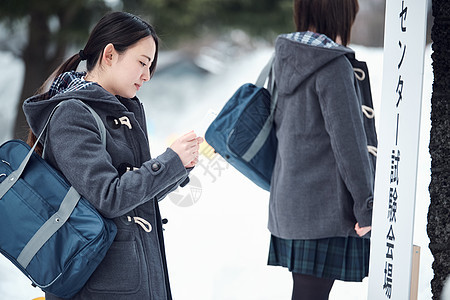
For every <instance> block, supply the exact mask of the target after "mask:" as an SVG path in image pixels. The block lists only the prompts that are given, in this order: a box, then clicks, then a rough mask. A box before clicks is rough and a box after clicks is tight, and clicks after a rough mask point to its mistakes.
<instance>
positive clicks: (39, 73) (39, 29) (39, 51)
mask: <svg viewBox="0 0 450 300" xmlns="http://www.w3.org/2000/svg"><path fill="white" fill-rule="evenodd" d="M28 28H29V29H28V30H29V33H28V45H27V46H26V48H25V50H24V52H23V56H22V58H23V61H24V64H25V74H24V81H23V87H22V92H21V95H20V99H19V101H18V103H17V117H16V122H15V125H14V138H16V139H22V140H25V139H26V137H27V134H28V128H29V127H28V125H27V122H26V119H25V115H24V113H23V110H22V104H23V102H24V100H25V99H26V98H28V97H30V96H32V95H34V94H35V93H36V91H37V90H38V89H39V87H40V86H41V84H42V83H43V82H44V80H45V79H46V78H47V77H48V76H49V75H50V72H51V68H50V66H49V63H48V60H47V49H48V46H49V42H50V41H49V39H50V30H49V28H48V25H47V15H45V14H44V13H41V12H32V13H31V14H30V23H29V26H28Z"/></svg>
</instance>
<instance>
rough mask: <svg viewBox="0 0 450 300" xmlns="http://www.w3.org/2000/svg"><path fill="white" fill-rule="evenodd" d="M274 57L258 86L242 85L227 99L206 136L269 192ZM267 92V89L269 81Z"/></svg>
mask: <svg viewBox="0 0 450 300" xmlns="http://www.w3.org/2000/svg"><path fill="white" fill-rule="evenodd" d="M273 60H274V56H272V57H271V59H270V60H269V62H268V63H267V65H266V66H265V67H264V69H263V70H262V71H261V74H260V75H259V77H258V80H257V81H256V84H251V83H246V84H244V85H242V86H241V87H240V88H239V89H238V90H237V91H236V92H235V94H234V95H233V96H232V97H231V98H230V99H229V100H228V102H227V103H226V104H225V106H224V107H223V108H222V110H221V111H220V113H219V114H218V115H217V117H216V119H215V120H214V121H213V122H212V123H211V124H210V126H209V127H208V129H207V131H206V133H205V140H206V142H207V143H208V144H209V145H210V146H211V147H213V148H214V150H215V151H216V152H217V153H219V154H220V155H221V156H222V157H223V158H225V159H226V161H228V162H229V163H230V164H231V165H232V166H233V167H235V168H236V169H237V170H238V171H239V172H241V173H242V174H243V175H245V176H246V177H247V178H249V179H250V180H251V181H253V182H254V183H255V184H257V185H258V186H259V187H261V188H263V189H265V190H267V191H268V190H270V181H271V178H272V173H273V167H274V164H275V155H276V151H277V137H276V135H275V128H274V126H273V116H274V111H275V107H276V103H277V92H276V87H275V76H274V74H273V68H272V65H273ZM267 78H269V80H268V89H265V88H264V83H265V82H266V79H267Z"/></svg>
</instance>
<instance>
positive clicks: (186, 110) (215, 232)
mask: <svg viewBox="0 0 450 300" xmlns="http://www.w3.org/2000/svg"><path fill="white" fill-rule="evenodd" d="M229 46H230V45H220V44H217V45H213V46H212V47H209V48H204V49H202V51H201V52H200V54H199V55H197V56H185V55H183V54H182V53H181V52H166V53H162V55H161V58H160V66H159V67H158V72H157V73H156V76H155V77H154V78H153V79H152V80H151V81H150V83H147V84H146V86H144V87H143V89H142V90H141V91H140V93H139V94H138V96H139V97H140V99H141V100H142V101H143V102H144V105H145V107H146V112H147V118H148V120H147V122H148V127H149V132H150V137H151V140H150V144H151V149H152V155H153V156H157V155H158V154H159V153H161V152H163V151H164V149H165V148H166V147H167V146H169V145H170V142H171V141H172V140H173V139H174V138H175V137H177V136H179V135H181V134H183V133H185V132H187V131H190V130H191V129H194V130H195V131H196V133H197V134H198V135H203V134H204V132H205V130H206V128H207V124H208V123H209V122H210V121H211V118H212V114H211V111H213V112H219V111H220V109H221V107H222V106H223V105H224V103H225V102H226V101H227V99H228V98H229V97H230V96H231V95H232V94H233V92H234V91H235V90H236V89H237V88H238V87H239V86H240V85H241V84H243V83H246V82H253V81H254V80H256V77H257V75H258V74H259V72H260V70H261V68H262V67H263V66H264V65H265V63H266V62H267V60H268V59H269V57H270V55H271V53H272V51H273V50H272V48H270V46H268V45H265V44H261V45H259V47H256V48H255V49H257V50H252V51H244V50H242V49H237V48H233V47H229ZM351 47H352V48H353V49H354V50H355V51H356V54H357V58H358V59H360V60H365V61H367V63H368V66H369V72H370V76H371V84H372V92H373V99H374V106H375V111H376V112H377V111H379V104H380V100H381V99H380V98H381V82H382V65H383V63H382V60H383V52H382V49H379V48H365V47H361V46H357V45H353V46H351ZM0 68H1V70H4V71H3V72H2V73H1V74H0V128H1V129H0V142H3V141H5V140H6V139H9V138H11V132H12V124H13V120H14V117H15V107H16V101H17V100H18V97H19V94H20V89H21V85H22V80H23V79H22V76H23V71H24V66H23V64H22V62H21V61H20V60H18V59H17V58H15V57H13V56H12V55H10V54H9V53H5V52H0ZM432 82H433V74H432V68H431V48H430V47H427V49H426V55H425V70H424V93H423V102H422V103H423V105H422V125H421V138H420V150H419V173H418V185H417V201H416V219H415V234H414V244H416V245H418V246H420V247H421V257H420V278H419V299H420V300H427V299H431V291H430V281H431V279H432V277H433V271H432V269H431V264H432V261H433V258H432V255H431V253H430V251H429V249H428V243H429V240H428V237H427V234H426V222H427V220H426V217H427V212H428V205H429V193H428V184H429V181H430V157H429V153H428V143H429V132H430V127H431V125H430V110H431V87H432ZM376 118H377V117H376ZM379 120H380V118H379V116H378V118H377V119H376V121H377V122H378V121H379ZM202 153H203V154H202V156H201V158H200V163H199V165H198V166H197V167H196V169H194V171H193V172H192V176H191V177H192V178H191V183H190V184H189V185H188V186H187V187H185V188H184V189H180V190H177V191H175V192H174V193H173V194H171V195H169V196H168V197H167V198H166V199H164V200H163V201H162V202H161V213H162V216H163V218H167V219H168V220H169V222H168V224H166V225H165V241H166V252H167V260H168V267H169V273H170V279H171V287H172V293H173V297H174V299H176V300H185V299H188V300H190V299H200V300H209V299H212V300H225V299H227V300H228V299H231V300H233V299H246V300H250V299H255V300H256V299H258V300H263V299H271V300H273V299H286V300H287V299H290V297H291V285H292V283H291V276H290V273H289V272H288V271H287V270H286V269H284V268H281V267H272V266H267V255H268V250H269V237H270V234H269V231H268V230H267V214H268V198H269V194H268V192H265V191H263V190H262V189H259V188H258V187H256V185H254V184H252V183H251V182H250V181H249V180H247V179H246V178H245V177H244V176H242V175H241V174H240V173H238V172H237V171H235V170H234V169H233V168H232V167H230V166H228V165H227V164H226V162H225V161H223V159H221V158H220V157H219V156H217V155H216V156H215V155H214V154H213V153H211V151H210V149H208V148H207V147H204V148H202ZM367 285H368V279H367V278H366V279H365V280H364V281H363V283H344V282H336V283H335V284H334V287H333V289H332V291H331V296H330V299H335V300H336V299H345V300H351V299H355V300H364V299H367ZM40 296H43V293H42V292H41V291H40V290H39V289H35V288H33V287H31V284H30V281H29V280H28V279H27V278H26V277H25V276H24V275H22V273H20V272H19V271H18V270H17V269H16V268H15V267H14V266H13V265H12V264H11V263H10V262H9V261H8V260H6V259H5V258H4V257H3V256H0V299H14V300H15V299H17V300H31V299H33V298H37V297H40Z"/></svg>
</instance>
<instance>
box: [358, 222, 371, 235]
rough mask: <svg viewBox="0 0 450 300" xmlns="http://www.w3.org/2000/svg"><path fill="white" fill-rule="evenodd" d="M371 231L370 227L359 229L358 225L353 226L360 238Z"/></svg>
mask: <svg viewBox="0 0 450 300" xmlns="http://www.w3.org/2000/svg"><path fill="white" fill-rule="evenodd" d="M371 230H372V226H367V227H360V226H359V224H358V223H356V224H355V231H356V234H358V235H359V236H361V237H362V236H364V235H366V234H367V233H368V232H369V231H371Z"/></svg>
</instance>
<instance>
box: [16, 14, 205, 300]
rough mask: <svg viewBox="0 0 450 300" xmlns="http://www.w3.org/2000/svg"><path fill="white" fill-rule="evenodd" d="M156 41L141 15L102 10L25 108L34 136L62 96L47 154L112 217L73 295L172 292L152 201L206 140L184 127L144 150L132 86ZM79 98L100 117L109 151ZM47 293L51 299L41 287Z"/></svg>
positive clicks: (153, 54) (146, 68)
mask: <svg viewBox="0 0 450 300" xmlns="http://www.w3.org/2000/svg"><path fill="white" fill-rule="evenodd" d="M157 42H158V38H157V36H156V34H155V32H154V30H153V28H152V27H151V26H150V25H149V24H148V23H146V22H144V21H143V20H141V19H140V18H138V17H136V16H133V15H131V14H127V13H121V12H118V13H111V14H108V15H106V16H105V17H103V18H102V19H101V20H100V21H99V23H98V24H97V25H96V27H95V28H94V29H93V31H92V33H91V36H90V38H89V41H88V43H87V44H86V46H85V48H84V49H83V50H82V51H80V53H78V54H75V55H74V56H73V57H71V58H70V59H69V60H68V61H67V62H66V63H64V64H63V65H62V66H61V67H60V69H59V70H58V71H57V75H58V76H57V77H56V78H55V79H54V81H53V84H52V85H51V87H50V90H49V91H47V92H46V93H43V94H40V95H37V96H34V97H31V98H30V99H27V100H26V101H25V103H24V106H23V109H24V112H25V115H26V117H27V121H28V123H29V125H30V128H31V131H32V134H31V137H33V136H34V135H36V134H38V133H40V132H41V130H42V128H43V125H44V122H45V120H46V119H47V117H48V115H49V113H50V111H51V110H52V109H53V108H54V107H55V105H57V104H58V103H60V102H62V105H61V106H60V107H59V108H58V109H57V110H56V112H55V114H54V115H53V117H52V119H51V121H50V124H49V126H48V131H47V134H46V136H45V142H44V145H45V159H46V160H47V161H48V162H49V163H50V164H52V165H53V166H54V167H55V168H56V169H58V170H60V171H61V173H62V174H63V175H64V176H65V177H66V178H67V180H68V181H69V182H70V184H71V185H73V187H74V188H75V189H76V190H77V191H78V192H79V193H80V194H82V195H83V196H84V197H85V198H86V199H87V200H89V201H90V202H91V203H92V204H93V205H94V206H95V207H96V208H97V209H98V211H99V212H100V213H101V214H103V216H105V217H107V218H111V219H113V220H114V222H115V224H116V225H117V229H118V232H117V236H116V238H115V240H114V242H113V244H112V246H111V248H110V249H109V251H108V253H107V254H106V257H105V259H104V260H103V261H102V263H101V264H100V265H99V267H98V268H97V269H96V271H95V272H94V273H93V275H92V276H91V278H90V279H89V280H88V282H87V283H86V285H85V286H84V287H83V288H82V290H81V291H79V293H78V294H77V295H76V296H75V297H73V299H83V300H85V299H95V300H101V299H108V300H109V299H157V300H160V299H171V292H170V285H169V280H168V272H167V266H166V258H165V251H164V240H163V234H162V233H163V232H162V221H161V215H160V212H159V207H158V201H160V200H162V199H163V198H164V197H165V196H166V195H167V194H168V193H170V192H171V191H173V190H175V189H176V188H177V187H178V186H180V185H182V186H183V185H185V184H186V183H187V182H188V180H189V179H188V173H189V170H190V169H191V168H192V167H194V165H195V164H196V162H197V157H198V144H199V143H200V142H201V141H202V139H201V138H197V137H196V136H195V133H193V132H190V133H188V134H186V135H185V136H182V137H181V138H179V139H178V140H177V141H176V142H174V143H173V144H172V146H171V147H170V148H167V150H166V151H165V152H164V153H163V154H161V155H159V156H157V157H154V158H152V157H151V155H150V149H149V140H148V136H147V128H146V121H145V114H144V109H143V105H142V103H141V102H140V101H139V99H138V98H137V97H136V92H137V90H139V88H140V87H141V85H142V84H143V83H144V82H145V81H148V80H149V79H150V78H151V76H152V74H153V72H154V70H155V66H156V61H157V54H158V53H157ZM81 60H86V61H87V73H78V72H76V71H75V70H76V68H77V66H78V64H79V62H80V61H81ZM79 100H81V101H83V102H85V103H86V104H88V105H89V106H90V107H91V108H93V109H94V110H95V111H96V112H97V113H98V115H99V116H100V118H101V119H102V121H103V123H104V124H105V127H106V149H105V148H104V146H103V145H102V141H101V139H100V132H99V129H98V128H97V125H96V122H95V120H94V118H93V116H92V115H91V113H90V112H89V111H88V110H86V108H85V107H83V106H82V105H81V103H80V102H79ZM30 143H32V141H31V140H30ZM46 299H57V298H56V297H55V296H53V295H51V294H46Z"/></svg>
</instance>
